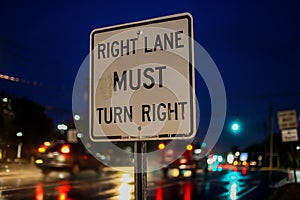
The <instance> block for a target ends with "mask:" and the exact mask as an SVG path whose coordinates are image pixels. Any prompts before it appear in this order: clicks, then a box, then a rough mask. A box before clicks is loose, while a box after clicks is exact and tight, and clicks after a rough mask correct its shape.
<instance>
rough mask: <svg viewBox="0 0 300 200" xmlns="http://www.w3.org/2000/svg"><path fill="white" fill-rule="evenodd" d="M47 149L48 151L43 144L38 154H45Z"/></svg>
mask: <svg viewBox="0 0 300 200" xmlns="http://www.w3.org/2000/svg"><path fill="white" fill-rule="evenodd" d="M46 149H47V146H46V145H44V144H42V145H41V146H40V147H39V148H38V152H39V153H45V151H46Z"/></svg>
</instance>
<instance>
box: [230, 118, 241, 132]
mask: <svg viewBox="0 0 300 200" xmlns="http://www.w3.org/2000/svg"><path fill="white" fill-rule="evenodd" d="M230 128H231V131H232V132H234V133H238V132H240V130H241V125H240V121H239V120H238V119H237V120H235V121H234V122H232V123H231V126H230Z"/></svg>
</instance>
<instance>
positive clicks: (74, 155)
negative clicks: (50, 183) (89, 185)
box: [35, 142, 104, 175]
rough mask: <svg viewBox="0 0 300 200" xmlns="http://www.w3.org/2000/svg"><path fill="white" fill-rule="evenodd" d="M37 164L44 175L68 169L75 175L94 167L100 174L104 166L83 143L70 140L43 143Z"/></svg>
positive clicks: (36, 160) (37, 156) (39, 150)
mask: <svg viewBox="0 0 300 200" xmlns="http://www.w3.org/2000/svg"><path fill="white" fill-rule="evenodd" d="M35 164H36V166H37V167H39V168H40V169H41V170H42V172H43V174H44V175H47V174H49V173H50V172H51V171H68V172H70V173H71V174H72V175H75V174H77V173H79V172H80V171H81V170H84V169H93V170H95V171H96V172H97V173H98V174H99V173H100V172H101V170H102V168H103V167H104V165H103V164H102V163H101V162H100V161H98V160H97V159H96V158H94V157H93V156H92V155H91V154H90V153H89V152H88V151H87V150H86V149H85V148H84V146H83V145H82V144H81V143H68V142H56V143H52V144H49V145H45V144H42V145H41V146H40V147H39V148H38V153H37V155H36V158H35Z"/></svg>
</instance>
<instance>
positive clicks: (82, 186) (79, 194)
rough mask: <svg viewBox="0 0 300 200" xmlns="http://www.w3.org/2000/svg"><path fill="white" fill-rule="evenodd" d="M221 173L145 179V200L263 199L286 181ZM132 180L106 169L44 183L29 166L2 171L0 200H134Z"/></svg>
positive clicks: (280, 174) (261, 174)
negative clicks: (97, 172) (146, 191)
mask: <svg viewBox="0 0 300 200" xmlns="http://www.w3.org/2000/svg"><path fill="white" fill-rule="evenodd" d="M270 173H271V172H269V171H237V172H234V171H231V170H230V171H223V172H215V173H209V174H208V175H205V174H203V173H198V174H197V175H196V177H195V178H191V177H187V178H168V179H161V178H160V174H159V172H153V173H151V174H148V199H149V200H163V199H172V200H176V199H178V200H193V199H197V200H198V199H267V198H268V197H269V196H270V194H272V192H273V191H275V190H276V188H278V187H279V186H280V185H282V184H284V183H285V182H286V180H287V174H286V172H284V171H273V172H272V174H270ZM133 189H134V182H133V174H132V173H130V172H123V171H115V170H112V169H110V168H107V169H105V170H104V172H103V173H102V174H101V175H100V176H98V175H97V174H96V173H94V172H93V171H83V172H81V173H80V174H78V175H76V176H73V177H72V176H70V175H69V174H68V173H57V172H52V173H50V175H49V176H47V177H44V176H43V175H42V174H41V172H40V170H39V169H37V168H35V166H32V165H15V164H14V165H4V164H1V166H0V199H1V200H18V199H22V200H27V199H28V200H29V199H30V200H32V199H35V200H48V199H49V200H52V199H56V200H70V199H72V200H77V199H79V200H80V199H120V200H129V199H134V190H133Z"/></svg>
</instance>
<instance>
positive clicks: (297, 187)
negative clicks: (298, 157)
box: [269, 169, 300, 200]
mask: <svg viewBox="0 0 300 200" xmlns="http://www.w3.org/2000/svg"><path fill="white" fill-rule="evenodd" d="M287 172H288V179H289V180H288V181H287V182H286V183H285V184H283V185H282V186H281V187H279V188H278V189H277V190H276V191H275V192H274V193H273V194H272V196H271V197H270V198H269V199H270V200H275V199H276V200H281V199H282V200H294V199H295V200H298V199H300V170H299V169H298V170H297V171H296V177H297V183H295V178H294V171H293V170H287Z"/></svg>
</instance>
